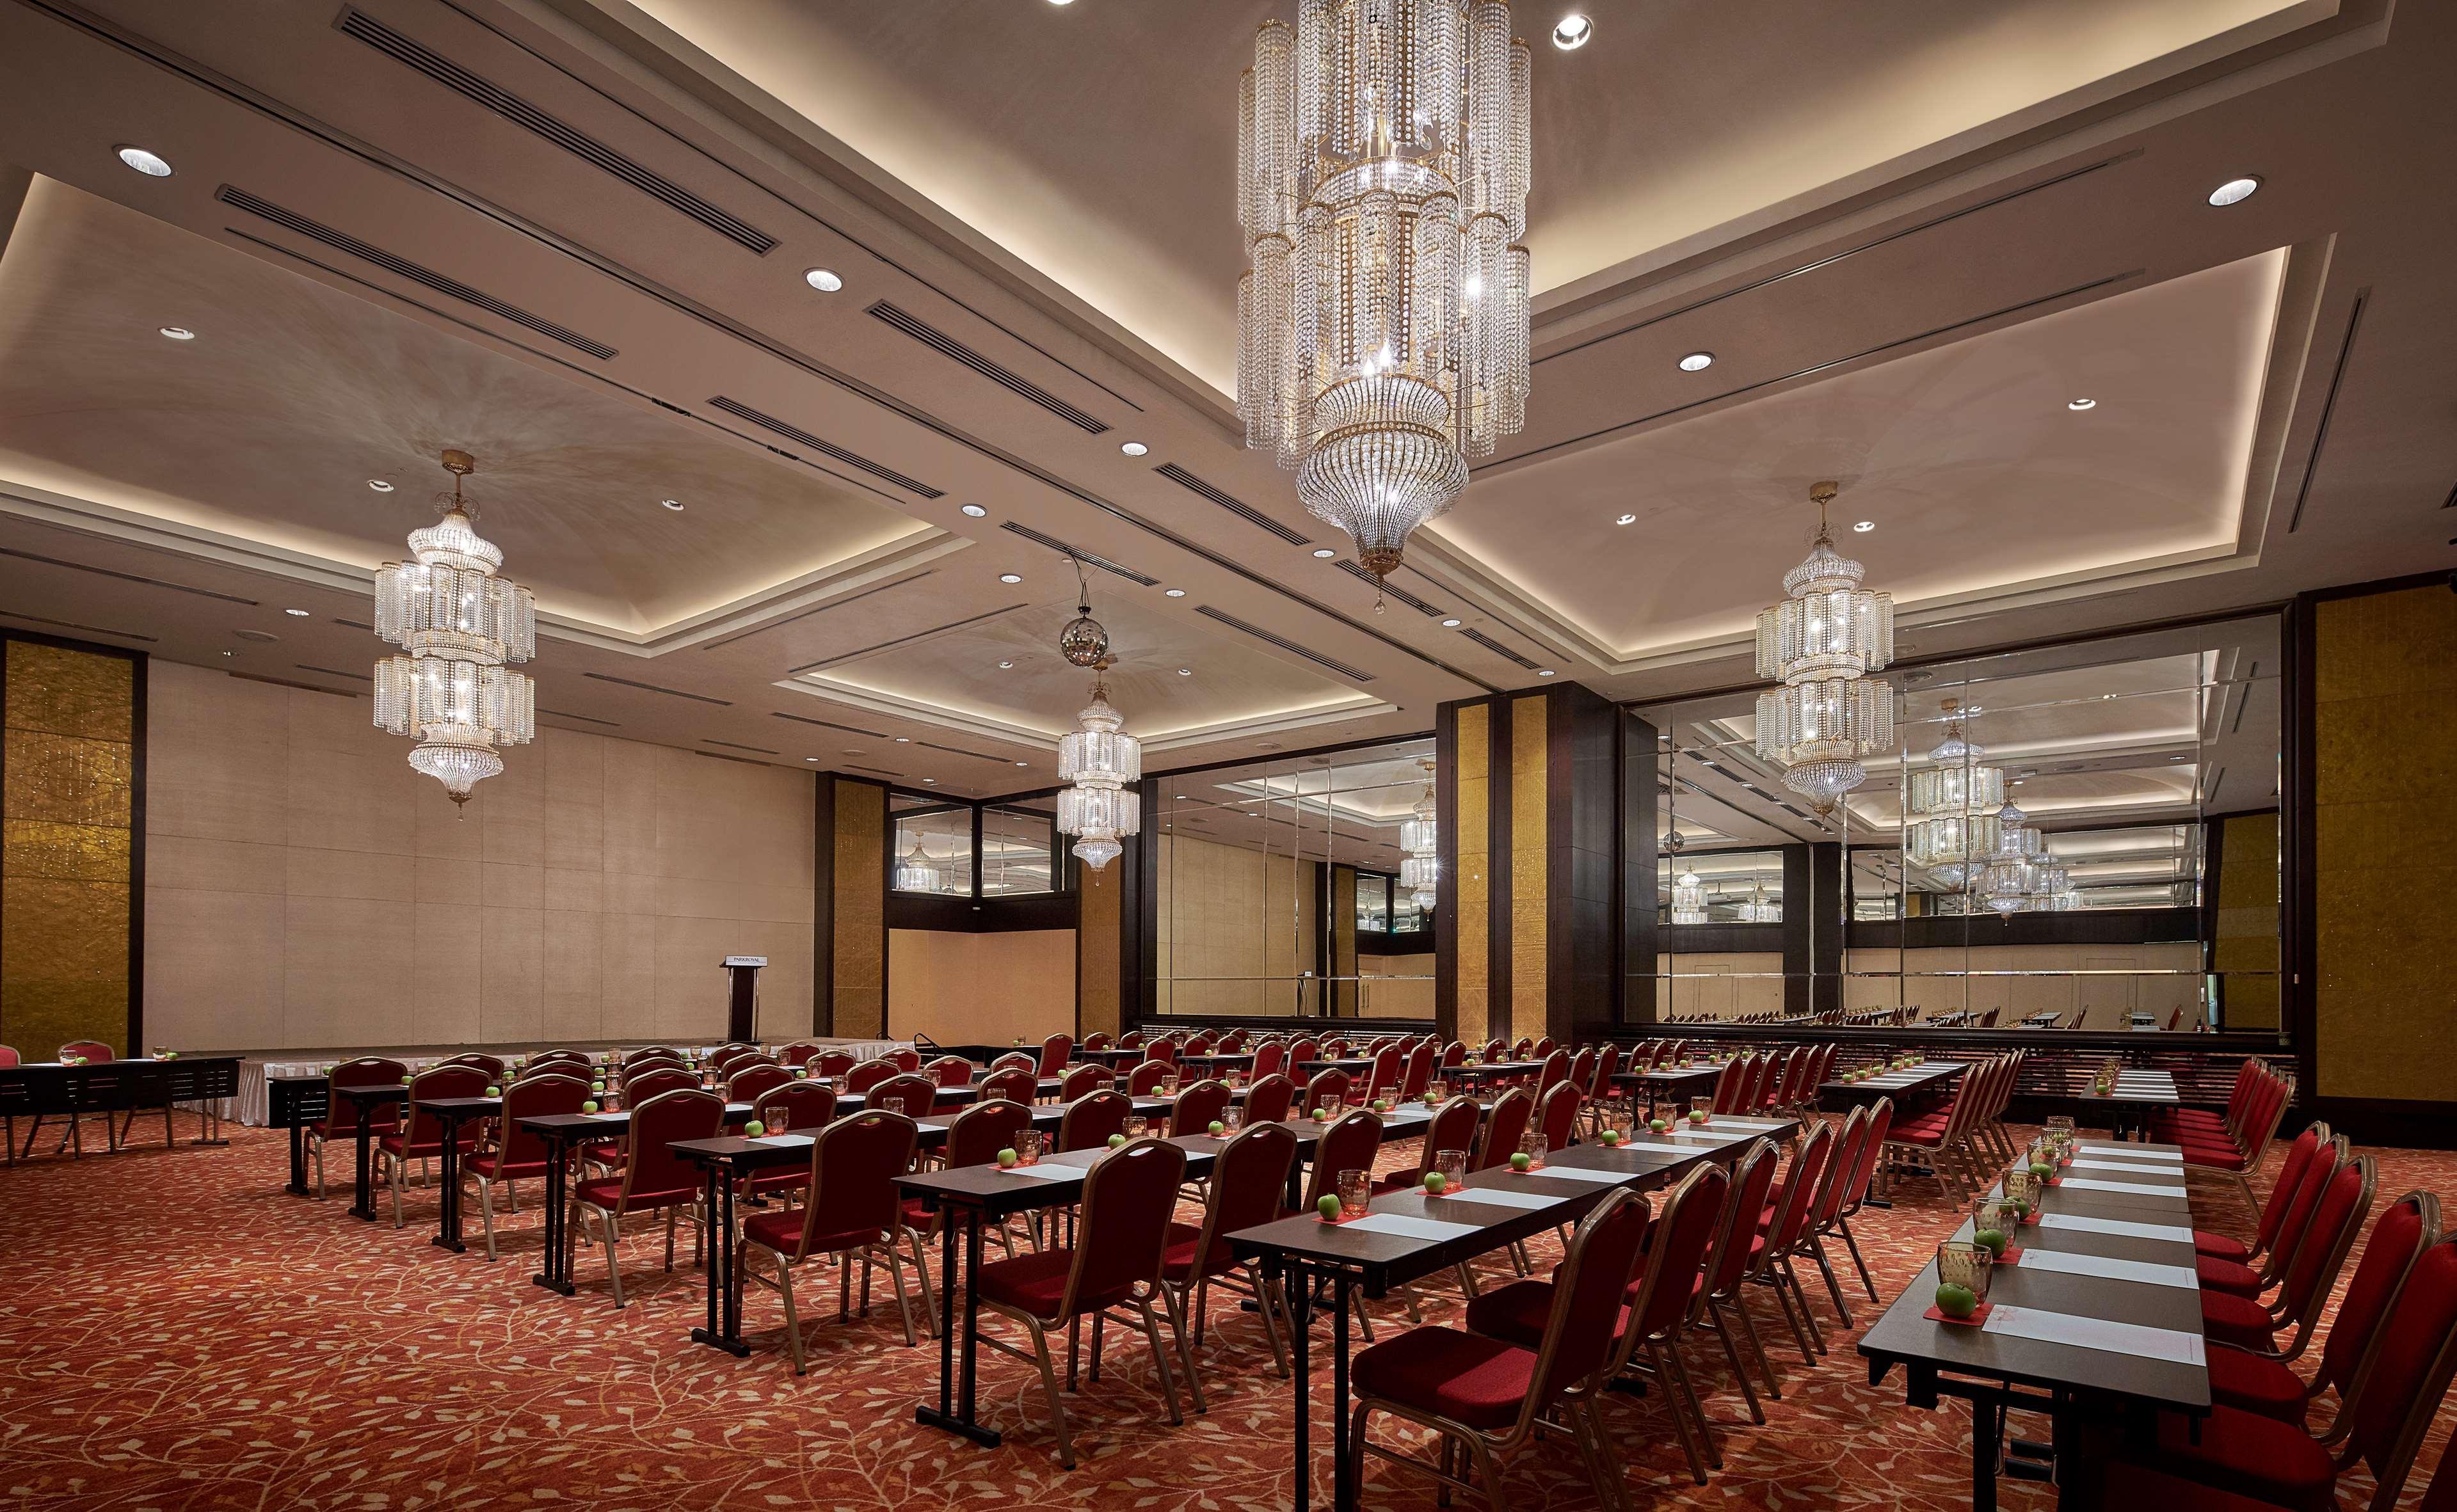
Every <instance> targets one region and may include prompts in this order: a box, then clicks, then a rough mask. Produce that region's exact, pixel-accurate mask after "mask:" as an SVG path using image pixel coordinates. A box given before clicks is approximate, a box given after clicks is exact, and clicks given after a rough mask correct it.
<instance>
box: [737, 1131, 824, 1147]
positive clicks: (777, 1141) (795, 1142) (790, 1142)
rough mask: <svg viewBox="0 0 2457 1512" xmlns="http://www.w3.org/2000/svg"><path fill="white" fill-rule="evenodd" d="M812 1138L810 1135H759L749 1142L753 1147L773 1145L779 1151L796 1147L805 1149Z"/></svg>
mask: <svg viewBox="0 0 2457 1512" xmlns="http://www.w3.org/2000/svg"><path fill="white" fill-rule="evenodd" d="M813 1137H814V1136H812V1135H810V1134H761V1135H760V1136H759V1137H758V1138H756V1139H754V1140H752V1141H751V1142H752V1143H753V1144H755V1145H774V1146H775V1147H776V1148H777V1149H779V1150H791V1149H794V1148H795V1147H796V1146H801V1147H804V1148H807V1147H808V1146H809V1145H810V1144H811V1143H812V1142H813Z"/></svg>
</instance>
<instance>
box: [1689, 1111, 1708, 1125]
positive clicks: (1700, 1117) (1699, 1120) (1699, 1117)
mask: <svg viewBox="0 0 2457 1512" xmlns="http://www.w3.org/2000/svg"><path fill="white" fill-rule="evenodd" d="M1689 1121H1690V1122H1691V1123H1693V1124H1697V1125H1699V1126H1700V1127H1702V1128H1703V1126H1704V1125H1705V1122H1706V1115H1705V1114H1703V1113H1693V1114H1690V1115H1689Z"/></svg>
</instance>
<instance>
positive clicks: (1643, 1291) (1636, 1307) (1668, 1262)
mask: <svg viewBox="0 0 2457 1512" xmlns="http://www.w3.org/2000/svg"><path fill="white" fill-rule="evenodd" d="M1731 1187H1732V1174H1731V1173H1730V1172H1729V1171H1726V1170H1724V1168H1723V1167H1722V1166H1720V1165H1717V1164H1715V1163H1714V1162H1712V1161H1707V1162H1705V1163H1703V1164H1701V1165H1699V1166H1698V1167H1696V1168H1695V1169H1694V1170H1692V1171H1691V1172H1690V1173H1689V1174H1688V1175H1685V1176H1683V1177H1682V1178H1681V1180H1680V1182H1679V1184H1678V1185H1676V1186H1674V1187H1673V1189H1672V1191H1671V1194H1670V1195H1668V1196H1666V1197H1665V1198H1664V1200H1663V1213H1662V1216H1660V1217H1659V1218H1658V1219H1657V1220H1656V1225H1655V1234H1654V1236H1653V1237H1652V1238H1650V1239H1649V1240H1648V1241H1647V1251H1648V1253H1647V1257H1646V1260H1645V1263H1644V1265H1643V1267H1642V1268H1641V1271H1640V1273H1639V1277H1638V1279H1637V1281H1636V1282H1634V1283H1633V1284H1632V1285H1631V1287H1630V1291H1629V1305H1630V1316H1629V1326H1628V1328H1627V1331H1626V1337H1624V1338H1623V1339H1622V1341H1621V1347H1622V1350H1623V1351H1624V1353H1623V1355H1622V1357H1621V1358H1622V1359H1624V1360H1625V1359H1627V1358H1628V1354H1629V1353H1630V1352H1634V1351H1635V1349H1636V1347H1637V1345H1638V1344H1639V1343H1640V1342H1641V1340H1644V1339H1654V1338H1670V1337H1671V1336H1672V1334H1673V1332H1674V1331H1675V1330H1676V1329H1678V1328H1679V1327H1680V1326H1681V1324H1682V1323H1683V1320H1685V1319H1686V1318H1689V1317H1690V1316H1691V1314H1692V1313H1693V1312H1694V1311H1695V1307H1694V1306H1693V1302H1694V1300H1696V1299H1698V1298H1701V1297H1703V1288H1701V1287H1700V1286H1699V1284H1698V1279H1699V1277H1702V1276H1704V1275H1705V1274H1706V1272H1707V1269H1708V1264H1709V1259H1710V1257H1711V1256H1712V1255H1713V1254H1714V1252H1715V1246H1716V1242H1717V1240H1718V1238H1719V1237H1720V1236H1722V1233H1723V1229H1724V1210H1725V1208H1726V1207H1728V1206H1729V1201H1728V1198H1729V1195H1730V1193H1731Z"/></svg>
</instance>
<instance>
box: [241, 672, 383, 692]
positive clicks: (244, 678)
mask: <svg viewBox="0 0 2457 1512" xmlns="http://www.w3.org/2000/svg"><path fill="white" fill-rule="evenodd" d="M228 675H229V676H231V677H235V678H237V679H238V680H239V681H240V682H242V683H270V684H273V685H274V686H275V687H295V688H297V689H298V690H299V691H300V692H301V693H323V694H326V695H328V696H330V697H333V698H356V697H358V696H359V695H357V694H356V693H353V692H351V691H350V690H349V689H348V688H345V687H318V686H317V685H316V684H313V683H301V682H299V681H297V680H296V679H294V678H287V677H266V676H264V675H263V674H262V673H260V672H232V673H229V674H228Z"/></svg>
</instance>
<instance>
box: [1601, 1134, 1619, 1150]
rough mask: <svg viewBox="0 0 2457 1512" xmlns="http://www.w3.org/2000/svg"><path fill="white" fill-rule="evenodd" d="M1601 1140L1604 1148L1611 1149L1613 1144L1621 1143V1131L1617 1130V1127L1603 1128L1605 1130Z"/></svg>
mask: <svg viewBox="0 0 2457 1512" xmlns="http://www.w3.org/2000/svg"><path fill="white" fill-rule="evenodd" d="M1603 1142H1604V1148H1605V1149H1607V1150H1609V1149H1611V1148H1612V1147H1613V1146H1615V1145H1617V1144H1619V1143H1621V1131H1620V1130H1618V1129H1607V1130H1605V1131H1604V1135H1603Z"/></svg>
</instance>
